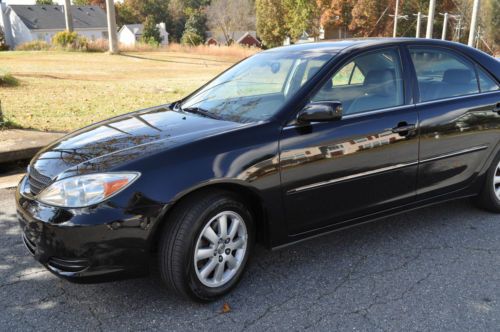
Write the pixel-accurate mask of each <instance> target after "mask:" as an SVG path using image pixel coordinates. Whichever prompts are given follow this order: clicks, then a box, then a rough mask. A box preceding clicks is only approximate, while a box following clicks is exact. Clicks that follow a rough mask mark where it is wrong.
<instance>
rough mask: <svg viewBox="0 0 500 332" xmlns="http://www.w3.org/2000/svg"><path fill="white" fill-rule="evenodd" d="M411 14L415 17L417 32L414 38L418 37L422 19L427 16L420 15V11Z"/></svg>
mask: <svg viewBox="0 0 500 332" xmlns="http://www.w3.org/2000/svg"><path fill="white" fill-rule="evenodd" d="M413 16H416V17H417V29H416V30H417V33H416V34H415V37H416V38H420V30H421V29H420V28H421V27H422V19H425V18H426V17H427V16H426V15H422V13H421V12H418V13H417V14H413Z"/></svg>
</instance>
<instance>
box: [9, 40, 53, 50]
mask: <svg viewBox="0 0 500 332" xmlns="http://www.w3.org/2000/svg"><path fill="white" fill-rule="evenodd" d="M48 49H50V45H49V44H47V42H45V41H43V40H33V41H30V42H26V43H22V44H20V45H17V47H16V51H47V50H48Z"/></svg>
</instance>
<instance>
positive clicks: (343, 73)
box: [311, 49, 404, 115]
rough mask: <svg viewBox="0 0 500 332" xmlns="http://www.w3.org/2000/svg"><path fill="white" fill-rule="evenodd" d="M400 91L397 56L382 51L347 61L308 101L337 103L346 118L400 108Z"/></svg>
mask: <svg viewBox="0 0 500 332" xmlns="http://www.w3.org/2000/svg"><path fill="white" fill-rule="evenodd" d="M403 91H404V90H403V77H402V70H401V61H400V57H399V53H398V51H397V50H395V49H390V50H387V49H386V50H382V51H376V52H370V53H368V54H364V55H360V56H357V57H356V58H354V59H353V60H351V61H350V62H349V63H347V64H346V65H344V66H343V67H342V68H341V69H340V70H338V71H337V72H336V73H335V74H334V75H333V76H332V78H331V79H329V80H328V81H327V82H326V83H325V84H324V85H323V87H322V88H321V89H320V90H319V91H318V92H317V93H316V95H314V97H313V98H312V99H311V101H314V102H318V101H340V102H341V103H342V105H343V108H344V114H345V115H348V114H356V113H362V112H366V111H372V110H377V109H383V108H389V107H395V106H400V105H403V104H404V93H403Z"/></svg>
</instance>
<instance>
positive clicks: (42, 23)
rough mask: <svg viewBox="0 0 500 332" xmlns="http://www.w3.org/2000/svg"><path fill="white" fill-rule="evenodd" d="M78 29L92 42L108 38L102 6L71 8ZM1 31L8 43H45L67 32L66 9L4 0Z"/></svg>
mask: <svg viewBox="0 0 500 332" xmlns="http://www.w3.org/2000/svg"><path fill="white" fill-rule="evenodd" d="M70 10H71V14H72V17H73V27H74V30H75V31H76V32H77V33H78V34H80V35H82V36H85V37H86V38H88V39H89V40H96V39H107V38H108V23H107V19H106V13H105V12H104V10H102V9H101V8H100V7H99V6H71V9H70ZM0 28H2V30H3V31H4V33H5V39H6V41H7V44H8V45H9V46H10V47H11V48H14V47H16V46H17V45H19V44H22V43H25V42H29V41H33V40H44V41H46V42H47V43H50V42H51V40H52V37H53V36H54V35H55V34H56V33H58V32H60V31H64V30H65V29H66V21H65V18H64V6H58V5H6V4H4V3H2V2H1V0H0Z"/></svg>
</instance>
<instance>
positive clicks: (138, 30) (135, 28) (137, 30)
mask: <svg viewBox="0 0 500 332" xmlns="http://www.w3.org/2000/svg"><path fill="white" fill-rule="evenodd" d="M125 28H127V29H129V30H130V31H132V33H133V34H134V35H136V36H138V35H142V33H143V31H144V25H143V24H124V25H123V27H122V29H125Z"/></svg>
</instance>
